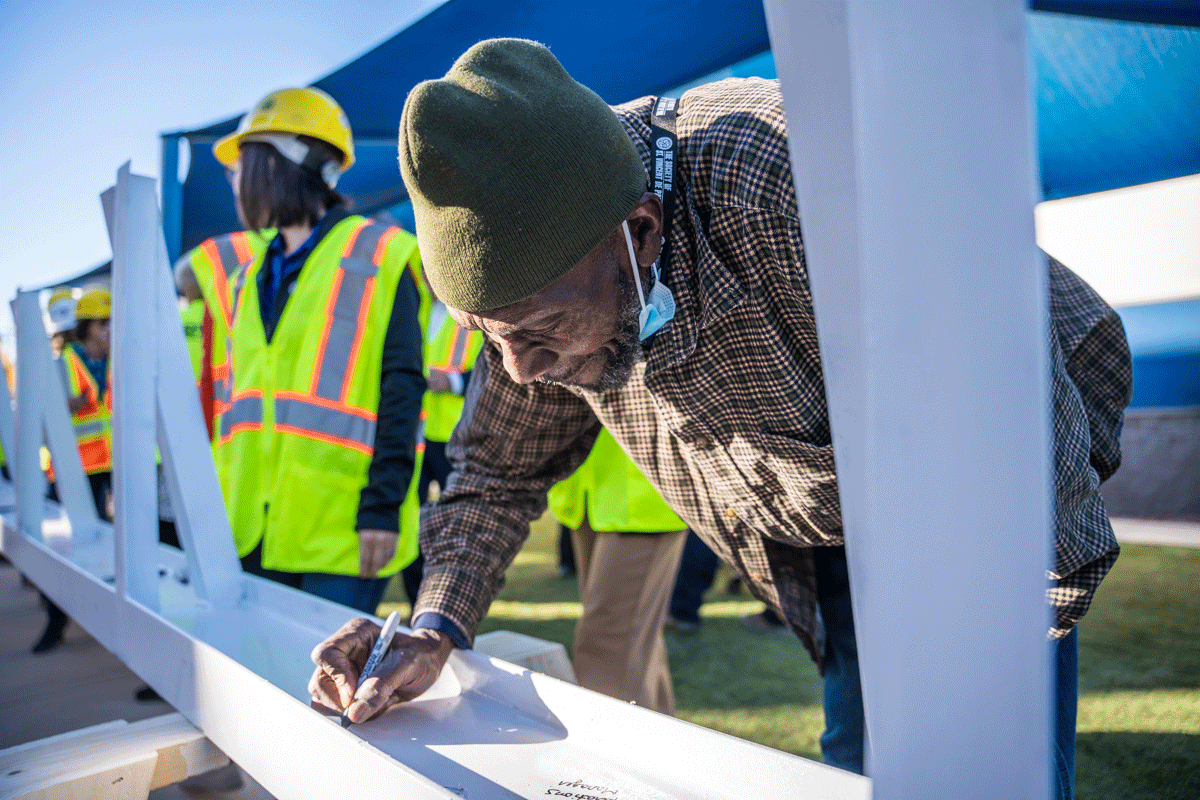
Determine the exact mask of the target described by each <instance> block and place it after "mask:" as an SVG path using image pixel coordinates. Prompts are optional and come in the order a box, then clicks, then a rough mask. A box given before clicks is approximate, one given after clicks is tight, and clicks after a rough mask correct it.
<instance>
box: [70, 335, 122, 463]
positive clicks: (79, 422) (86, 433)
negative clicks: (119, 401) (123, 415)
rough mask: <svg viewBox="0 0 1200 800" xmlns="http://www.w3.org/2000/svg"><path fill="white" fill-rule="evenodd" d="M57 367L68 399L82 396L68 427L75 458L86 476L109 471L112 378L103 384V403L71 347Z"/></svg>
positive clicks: (92, 380)
mask: <svg viewBox="0 0 1200 800" xmlns="http://www.w3.org/2000/svg"><path fill="white" fill-rule="evenodd" d="M60 364H62V367H63V370H64V372H65V374H66V376H67V384H68V386H67V388H68V391H69V393H70V394H71V395H72V396H75V395H82V396H83V397H84V399H85V405H84V406H83V407H82V408H80V409H79V410H78V411H76V412H75V413H73V414H72V415H71V427H72V428H73V429H74V432H75V442H76V445H77V446H78V448H79V459H80V461H81V462H82V463H83V469H84V472H86V473H87V474H89V475H92V474H95V473H97V472H106V471H108V470H110V469H112V445H111V441H112V428H111V425H110V417H111V414H112V375H111V373H109V376H108V378H107V380H106V381H105V389H106V391H105V393H104V399H103V402H101V398H100V387H99V385H98V384H97V383H96V379H95V378H93V377H92V373H91V372H89V371H88V368H87V366H85V365H84V363H83V359H82V358H80V357H79V354H78V353H76V352H75V350H74V348H73V347H67V348H65V349H64V350H63V352H62V356H61V361H60Z"/></svg>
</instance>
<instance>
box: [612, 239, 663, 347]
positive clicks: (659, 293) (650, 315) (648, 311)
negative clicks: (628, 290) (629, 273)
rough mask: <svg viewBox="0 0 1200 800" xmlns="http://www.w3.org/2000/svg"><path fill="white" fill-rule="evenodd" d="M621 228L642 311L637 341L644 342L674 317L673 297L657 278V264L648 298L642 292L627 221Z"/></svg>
mask: <svg viewBox="0 0 1200 800" xmlns="http://www.w3.org/2000/svg"><path fill="white" fill-rule="evenodd" d="M621 229H622V230H623V231H625V244H626V245H627V246H628V247H629V264H630V269H632V270H633V285H634V286H636V287H637V293H638V303H640V304H641V306H642V311H641V313H640V314H638V323H639V328H638V341H640V342H644V341H646V340H647V339H649V338H650V337H651V336H653V335H654V334H655V333H656V332H657V331H658V330H659V329H660V328H662V326H664V325H666V324H667V323H668V322H670V321H671V320H672V319H673V318H674V317H675V297H674V296H673V295H672V294H671V290H670V289H668V288H667V286H666V284H664V283H663V282H662V281H660V280H659V279H658V265H657V264H655V265H654V266H653V267H651V269H652V270H654V275H653V279H652V280H653V282H652V283H651V286H650V298H649V302H647V299H646V296H645V295H644V294H642V277H641V276H640V275H638V268H637V257H636V255H635V254H634V251H633V236H632V235H630V233H629V221H628V220H622V222H621Z"/></svg>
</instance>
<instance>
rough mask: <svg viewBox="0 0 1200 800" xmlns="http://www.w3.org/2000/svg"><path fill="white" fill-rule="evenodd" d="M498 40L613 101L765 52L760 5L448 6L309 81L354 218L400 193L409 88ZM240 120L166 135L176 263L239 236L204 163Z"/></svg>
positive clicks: (481, 2)
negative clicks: (540, 50)
mask: <svg viewBox="0 0 1200 800" xmlns="http://www.w3.org/2000/svg"><path fill="white" fill-rule="evenodd" d="M501 36H514V37H520V38H525V39H534V40H536V41H539V42H543V43H544V44H546V45H548V46H549V47H550V48H551V50H553V51H554V54H555V55H556V56H557V57H558V59H559V60H560V61H562V63H563V65H564V66H565V67H566V68H567V70H568V71H569V72H570V73H571V74H572V75H573V76H574V77H575V78H576V79H578V80H579V81H580V82H581V83H583V84H584V85H586V86H588V87H590V88H591V89H593V90H594V91H595V92H596V93H597V94H599V95H600V96H601V97H603V98H604V99H605V100H606V101H608V102H609V103H619V102H622V101H625V100H629V99H632V98H634V97H639V96H641V95H645V94H652V93H655V92H661V91H663V90H665V89H667V88H669V87H672V86H678V85H680V84H684V83H686V82H688V81H691V80H694V79H695V78H698V77H700V76H702V75H706V74H708V73H710V72H713V71H715V70H718V69H721V68H722V67H726V66H728V65H730V64H733V63H735V62H738V61H741V60H743V59H746V58H748V57H750V56H753V55H755V54H757V53H761V52H763V51H765V50H767V49H768V48H769V47H770V43H769V40H768V37H767V24H766V18H765V16H764V13H763V7H762V3H761V0H671V2H667V3H645V2H642V1H641V0H573V2H570V3H562V2H559V1H558V0H519V1H518V2H511V3H496V2H494V1H493V0H449V1H448V2H446V3H445V4H444V5H442V6H439V7H438V8H437V9H435V10H433V11H432V12H430V13H429V14H428V15H426V16H425V17H424V18H422V19H421V20H419V21H417V22H416V23H414V24H413V25H411V26H410V27H408V28H406V29H405V30H403V31H401V32H400V33H398V34H396V35H395V36H394V37H392V38H391V39H389V40H388V41H386V42H384V43H383V44H381V45H379V46H378V47H376V48H375V49H374V50H371V51H370V52H368V53H366V54H365V55H363V56H362V57H360V58H358V59H357V60H355V61H353V62H351V63H350V64H348V65H346V66H345V67H342V68H341V69H339V70H337V71H336V72H333V73H332V74H330V75H328V76H326V77H325V78H322V79H321V80H319V81H317V82H316V83H315V84H314V85H315V86H317V87H319V88H321V89H324V90H325V91H327V92H329V93H330V94H331V95H332V96H333V97H335V98H337V100H338V102H339V103H340V104H341V105H342V107H343V108H344V109H345V111H346V115H347V117H349V119H350V126H351V128H352V129H353V131H354V135H355V153H356V156H357V159H358V163H356V164H355V166H354V168H353V169H351V170H350V171H349V172H347V173H346V175H345V176H344V177H343V178H342V180H341V182H339V184H338V190H339V191H341V192H343V193H344V194H346V195H347V196H349V197H350V198H351V199H352V201H353V202H354V206H355V208H356V209H357V210H359V211H361V212H365V213H372V212H374V211H376V210H379V209H381V208H386V207H388V206H391V205H394V204H396V203H398V202H399V201H401V200H403V199H404V198H405V196H406V195H405V192H404V187H403V185H402V184H401V181H400V170H399V168H398V166H397V164H396V131H397V127H398V124H399V120H400V111H401V109H402V108H403V106H404V99H405V98H406V97H407V96H408V92H409V90H410V89H411V88H412V87H413V86H415V85H416V84H417V83H419V82H421V81H423V80H428V79H431V78H438V77H441V76H442V75H444V74H445V73H446V71H447V70H448V69H449V68H450V66H451V65H452V64H453V63H454V61H455V59H457V58H458V56H460V55H461V54H462V53H463V52H464V51H465V50H466V49H467V48H468V47H470V46H471V45H472V44H474V43H475V42H477V41H480V40H482V39H488V38H493V37H501ZM255 100H257V98H253V97H248V98H244V99H243V102H245V103H246V104H250V103H253V102H254V101H255ZM237 121H238V117H231V118H230V119H227V120H224V121H222V122H219V123H216V124H214V125H209V126H207V127H205V128H201V129H198V130H194V131H184V132H180V133H175V134H167V135H166V136H164V139H166V140H169V141H166V142H164V148H163V152H164V156H165V157H167V158H169V157H171V154H173V153H174V152H175V151H176V148H175V147H174V140H176V139H178V138H179V137H184V138H186V139H187V140H188V142H189V143H190V145H191V149H192V159H191V168H190V171H189V174H188V177H187V180H186V181H185V182H184V185H183V187H182V192H178V191H177V189H176V188H173V187H168V186H166V185H164V187H163V201H164V209H163V211H164V219H165V223H166V228H167V230H166V234H167V248H168V251H169V252H170V254H171V256H172V258H174V257H176V256H177V255H178V254H179V252H181V251H183V250H186V249H188V248H191V247H193V246H195V245H196V244H198V243H200V242H201V241H203V240H204V239H205V238H206V237H208V236H211V235H213V234H215V233H222V232H227V231H230V230H234V229H236V227H237V220H236V217H235V215H234V210H233V201H232V198H231V196H230V192H229V187H228V186H227V185H225V184H224V178H223V177H222V175H223V172H222V170H221V168H220V165H219V164H217V163H216V161H215V159H213V157H212V154H211V146H212V143H213V142H214V141H216V140H217V139H218V138H220V137H221V136H223V135H225V134H226V133H228V132H230V131H232V130H234V128H235V127H236V126H237ZM173 166H174V165H173V164H171V165H164V169H163V175H164V176H172V175H174V174H175V172H174V170H173V169H171V168H169V167H173ZM174 202H178V204H179V206H180V208H179V209H178V210H177V209H175V208H172V207H171V203H174Z"/></svg>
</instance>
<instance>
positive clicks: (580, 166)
mask: <svg viewBox="0 0 1200 800" xmlns="http://www.w3.org/2000/svg"><path fill="white" fill-rule="evenodd" d="M400 172H401V174H402V175H403V176H404V183H405V185H406V186H407V187H408V192H409V196H410V197H411V198H412V203H413V214H414V216H415V217H416V222H417V240H418V241H419V242H420V247H421V261H422V263H423V264H424V265H425V273H426V275H427V276H428V277H429V282H430V283H431V284H432V285H433V289H434V291H435V292H437V294H438V297H440V298H441V299H442V301H443V302H445V303H446V305H448V306H450V307H451V308H456V309H458V310H460V311H467V312H476V311H488V310H491V309H495V308H500V307H502V306H507V305H510V304H512V303H516V302H518V301H520V300H524V299H526V298H528V297H532V296H533V295H535V294H537V293H538V292H540V291H541V290H542V289H545V288H546V287H547V286H549V285H550V284H552V283H554V281H556V280H558V279H559V278H561V277H562V276H563V275H565V274H567V272H569V271H570V270H571V268H572V267H574V266H575V265H576V264H577V263H579V262H580V261H581V260H582V259H583V257H584V256H586V255H587V254H588V253H589V252H591V250H592V249H593V248H595V247H596V245H598V244H599V243H600V242H601V241H602V240H603V239H604V237H606V236H608V235H609V234H610V233H612V232H613V231H614V230H616V229H617V227H618V226H620V224H621V221H622V220H624V219H625V218H626V217H627V216H628V215H629V213H630V212H631V211H633V209H634V208H635V207H636V206H637V204H638V201H639V200H640V199H641V196H642V193H643V192H644V191H645V189H646V170H645V167H644V166H643V165H642V159H641V157H640V156H639V155H638V151H637V149H636V148H635V147H634V146H633V142H632V141H630V139H629V135H628V134H627V133H626V132H625V129H624V128H623V127H622V126H621V123H620V121H619V120H618V119H617V116H616V114H615V113H613V110H612V109H611V108H609V107H608V105H607V104H606V103H605V102H604V101H603V100H601V99H600V97H599V96H598V95H597V94H596V93H595V92H593V91H591V90H590V89H588V88H586V87H584V86H582V85H580V84H579V83H577V82H575V80H574V79H573V78H571V76H570V75H568V74H567V72H566V70H564V69H563V66H562V64H560V63H558V60H557V59H556V58H555V57H554V56H553V55H551V54H550V51H549V50H548V49H546V47H545V46H544V45H541V44H538V43H537V42H531V41H526V40H524V39H491V40H488V41H484V42H480V43H479V44H477V45H475V46H474V47H472V48H471V49H470V50H468V51H467V52H466V53H464V54H463V55H462V56H461V57H460V58H459V59H458V61H456V62H455V63H454V66H453V67H451V68H450V71H449V72H448V73H446V77H444V78H441V79H440V80H433V81H425V82H424V83H421V84H418V85H417V86H416V87H414V88H413V90H412V92H410V93H409V95H408V99H407V100H406V101H405V103H404V113H403V114H402V116H401V117H400Z"/></svg>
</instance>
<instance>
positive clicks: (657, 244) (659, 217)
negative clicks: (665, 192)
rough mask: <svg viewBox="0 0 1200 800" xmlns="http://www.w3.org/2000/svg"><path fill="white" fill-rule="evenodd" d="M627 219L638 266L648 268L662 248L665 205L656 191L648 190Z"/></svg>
mask: <svg viewBox="0 0 1200 800" xmlns="http://www.w3.org/2000/svg"><path fill="white" fill-rule="evenodd" d="M626 220H627V221H628V222H629V235H630V236H631V237H632V238H633V251H634V253H635V254H636V255H637V262H638V266H639V267H640V268H642V269H645V270H648V269H650V267H651V265H652V264H654V260H655V259H656V258H658V252H659V250H661V249H662V230H663V207H662V201H661V200H659V199H658V195H656V194H655V193H654V192H646V193H645V194H643V195H642V198H641V200H639V201H638V205H637V208H635V209H634V210H633V211H632V213H630V215H629V216H628V217H626Z"/></svg>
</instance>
